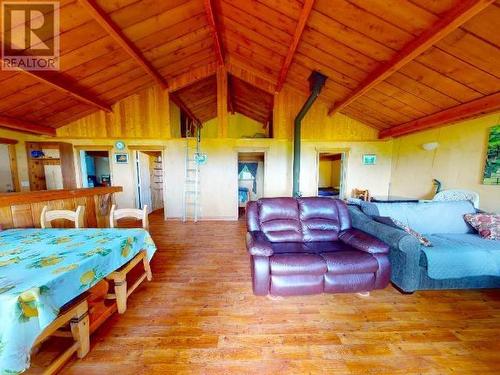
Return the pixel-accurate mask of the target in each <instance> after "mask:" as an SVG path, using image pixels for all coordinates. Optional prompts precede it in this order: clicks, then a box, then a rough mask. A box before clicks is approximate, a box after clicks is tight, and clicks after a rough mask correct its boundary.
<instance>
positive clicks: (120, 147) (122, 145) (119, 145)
mask: <svg viewBox="0 0 500 375" xmlns="http://www.w3.org/2000/svg"><path fill="white" fill-rule="evenodd" d="M115 148H116V149H117V150H120V151H121V150H125V142H123V141H116V143H115Z"/></svg>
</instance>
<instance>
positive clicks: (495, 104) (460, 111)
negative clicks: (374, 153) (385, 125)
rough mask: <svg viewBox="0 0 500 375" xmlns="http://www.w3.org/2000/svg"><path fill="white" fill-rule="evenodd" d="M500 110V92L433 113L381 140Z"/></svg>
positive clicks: (406, 124)
mask: <svg viewBox="0 0 500 375" xmlns="http://www.w3.org/2000/svg"><path fill="white" fill-rule="evenodd" d="M499 110H500V92H497V93H495V94H491V95H487V96H484V97H482V98H479V99H476V100H473V101H471V102H468V103H463V104H460V105H458V106H455V107H452V108H448V109H445V110H443V111H440V112H437V113H433V114H431V115H429V116H425V117H422V118H420V119H417V120H413V121H410V122H407V123H404V124H401V125H398V126H395V127H392V128H390V129H388V130H386V131H383V132H381V133H380V138H387V137H399V136H402V135H405V134H411V133H415V132H417V131H422V130H426V129H432V128H436V127H439V126H444V125H448V124H451V123H453V122H456V121H459V120H464V119H466V118H470V117H475V116H480V115H484V114H487V113H491V112H496V111H499Z"/></svg>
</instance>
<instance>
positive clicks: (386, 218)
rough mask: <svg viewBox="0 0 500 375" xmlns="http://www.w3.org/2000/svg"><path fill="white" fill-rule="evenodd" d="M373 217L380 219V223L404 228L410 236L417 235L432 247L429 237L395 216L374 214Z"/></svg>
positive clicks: (427, 245)
mask: <svg viewBox="0 0 500 375" xmlns="http://www.w3.org/2000/svg"><path fill="white" fill-rule="evenodd" d="M372 218H373V219H374V220H375V221H378V222H379V223H382V224H385V225H389V226H391V227H394V228H399V229H402V230H404V231H405V232H406V233H408V234H409V235H410V236H413V237H415V238H416V239H417V240H418V241H419V242H420V243H421V244H422V245H423V246H425V247H431V246H432V242H431V241H429V239H428V238H427V237H425V236H423V235H421V234H420V233H418V232H417V231H414V230H413V229H411V228H410V227H409V226H408V225H405V224H403V223H402V222H400V221H399V220H396V219H393V218H391V217H389V216H372Z"/></svg>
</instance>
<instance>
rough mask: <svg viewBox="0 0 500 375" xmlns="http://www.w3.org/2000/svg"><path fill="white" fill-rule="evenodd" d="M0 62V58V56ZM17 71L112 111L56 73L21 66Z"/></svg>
mask: <svg viewBox="0 0 500 375" xmlns="http://www.w3.org/2000/svg"><path fill="white" fill-rule="evenodd" d="M0 62H2V59H1V58H0ZM16 70H17V71H20V72H23V73H25V74H27V75H30V76H31V77H33V78H35V79H37V80H39V81H40V82H42V83H44V84H47V85H49V86H51V87H52V88H54V89H56V90H58V91H62V92H64V93H65V94H68V95H71V96H72V97H73V98H75V99H77V100H78V101H80V102H83V103H86V104H88V105H91V106H92V107H96V108H99V109H102V110H103V111H106V112H112V111H113V110H112V109H111V106H110V105H109V104H107V103H104V102H103V101H101V100H98V99H96V98H93V97H92V96H93V95H91V94H90V93H87V92H86V90H85V89H84V88H82V87H78V86H77V85H75V84H73V83H69V82H66V81H65V80H63V79H61V78H59V77H56V73H54V72H47V71H42V70H36V71H35V70H24V69H21V68H18V69H16Z"/></svg>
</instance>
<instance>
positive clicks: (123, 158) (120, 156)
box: [115, 153, 128, 164]
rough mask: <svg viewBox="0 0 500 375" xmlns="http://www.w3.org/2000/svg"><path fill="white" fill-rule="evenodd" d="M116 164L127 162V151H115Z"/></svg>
mask: <svg viewBox="0 0 500 375" xmlns="http://www.w3.org/2000/svg"><path fill="white" fill-rule="evenodd" d="M115 163H116V164H128V154H127V153H116V154H115Z"/></svg>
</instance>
